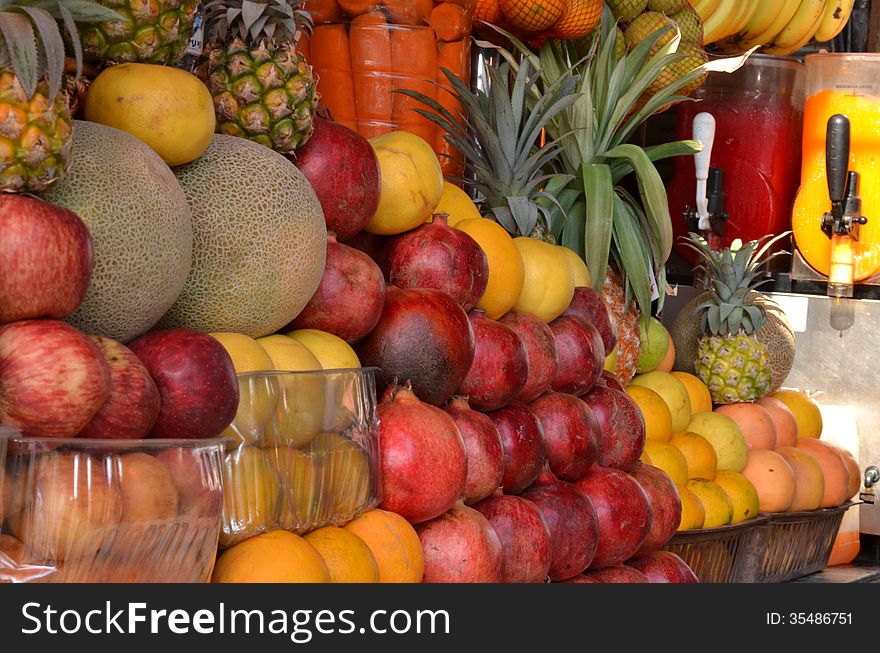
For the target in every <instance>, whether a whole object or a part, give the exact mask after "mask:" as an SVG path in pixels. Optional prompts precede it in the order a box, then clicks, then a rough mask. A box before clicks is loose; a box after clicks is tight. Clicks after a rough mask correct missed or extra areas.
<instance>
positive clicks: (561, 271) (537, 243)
mask: <svg viewBox="0 0 880 653" xmlns="http://www.w3.org/2000/svg"><path fill="white" fill-rule="evenodd" d="M513 243H514V244H515V245H516V248H517V249H518V250H519V253H520V256H522V260H523V270H524V271H525V276H524V277H523V286H522V291H521V292H520V294H519V297H518V298H517V300H516V303H515V304H514V305H513V308H514V309H516V310H517V311H526V312H528V313H534V314H535V315H537V316H538V317H539V318H541V319H542V320H544V321H545V322H552V321H553V320H555V319H556V318H557V317H559V316H560V315H562V312H563V311H564V310H565V309H566V308H567V307H568V305H569V304H570V303H571V298H572V297H574V278H573V276H572V273H571V268H570V267H569V264H568V258H567V257H566V256H565V254H563V253H562V251H561V248H559V247H557V246H556V245H551V244H550V243H548V242H545V241H543V240H539V239H537V238H528V237H525V236H521V237H519V238H514V239H513Z"/></svg>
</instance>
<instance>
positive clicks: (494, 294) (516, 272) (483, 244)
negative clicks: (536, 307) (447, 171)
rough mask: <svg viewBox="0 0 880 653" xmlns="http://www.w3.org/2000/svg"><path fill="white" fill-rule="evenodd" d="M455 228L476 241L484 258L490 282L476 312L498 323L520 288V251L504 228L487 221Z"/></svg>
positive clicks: (515, 298)
mask: <svg viewBox="0 0 880 653" xmlns="http://www.w3.org/2000/svg"><path fill="white" fill-rule="evenodd" d="M455 228H456V229H459V230H461V231H463V232H465V233H466V234H468V235H469V236H470V237H471V238H473V239H474V240H475V241H477V244H478V245H479V246H480V248H481V249H482V250H483V253H484V254H485V255H486V261H487V262H488V263H489V281H488V283H487V284H486V292H484V293H483V296H482V297H481V298H480V301H479V302H477V308H479V309H481V310H483V311H485V312H486V317H488V318H490V319H492V320H497V319H498V318H499V317H501V316H502V315H504V314H505V313H507V312H508V311H509V310H510V309H511V308H513V305H514V304H515V303H516V300H517V299H518V298H519V295H520V291H521V290H522V287H523V278H524V271H523V259H522V256H521V255H520V253H519V249H517V247H516V245H515V244H514V242H513V239H512V238H511V237H510V234H508V233H507V232H506V231H505V230H504V227H502V226H501V225H499V224H498V223H497V222H495V221H494V220H489V219H488V218H472V219H470V220H462V221H461V222H459V223H458V224H457V225H455Z"/></svg>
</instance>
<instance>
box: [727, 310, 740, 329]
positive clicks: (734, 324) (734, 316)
mask: <svg viewBox="0 0 880 653" xmlns="http://www.w3.org/2000/svg"><path fill="white" fill-rule="evenodd" d="M742 319H743V309H742V307H741V306H737V307H736V308H734V309H733V311H732V312H731V313H730V318H729V319H728V320H727V329H728V331H729V332H730V333H731V334H733V335H736V334H737V333H739V328H740V327H741V326H742Z"/></svg>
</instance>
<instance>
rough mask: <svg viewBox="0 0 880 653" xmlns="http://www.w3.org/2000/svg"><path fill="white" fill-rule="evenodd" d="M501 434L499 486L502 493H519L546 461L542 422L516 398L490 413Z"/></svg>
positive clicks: (534, 477) (532, 480)
mask: <svg viewBox="0 0 880 653" xmlns="http://www.w3.org/2000/svg"><path fill="white" fill-rule="evenodd" d="M489 417H491V418H492V421H493V422H495V426H496V428H497V429H498V433H499V434H500V435H501V448H502V449H503V451H504V476H502V478H501V487H502V489H503V490H504V492H505V494H519V493H520V492H522V491H523V490H525V489H526V488H527V487H529V486H530V485H531V484H532V482H534V480H535V479H536V478H537V477H538V474H539V473H540V472H541V468H542V467H543V466H544V462H545V461H546V459H547V458H546V452H545V451H544V434H543V433H542V432H541V423H540V422H539V421H538V418H537V417H535V415H534V414H533V413H532V411H530V410H529V408H528V406H526V405H525V404H524V403H521V402H519V401H514V402H513V403H511V404H509V405H507V406H505V407H504V408H502V409H500V410H496V411H493V412H491V413H489Z"/></svg>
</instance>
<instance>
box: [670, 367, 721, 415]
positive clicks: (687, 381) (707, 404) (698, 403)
mask: <svg viewBox="0 0 880 653" xmlns="http://www.w3.org/2000/svg"><path fill="white" fill-rule="evenodd" d="M670 374H672V376H674V377H675V378H676V379H678V380H679V381H681V382H682V383H683V384H684V389H685V390H687V393H688V396H689V397H690V398H691V414H693V415H696V414H697V413H708V412H710V411H711V410H712V394H711V393H710V392H709V388H707V387H706V384H705V383H703V382H702V381H701V380H700V379H699V378H697V377H696V376H694V375H693V374H689V373H688V372H678V371H673V372H670Z"/></svg>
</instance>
